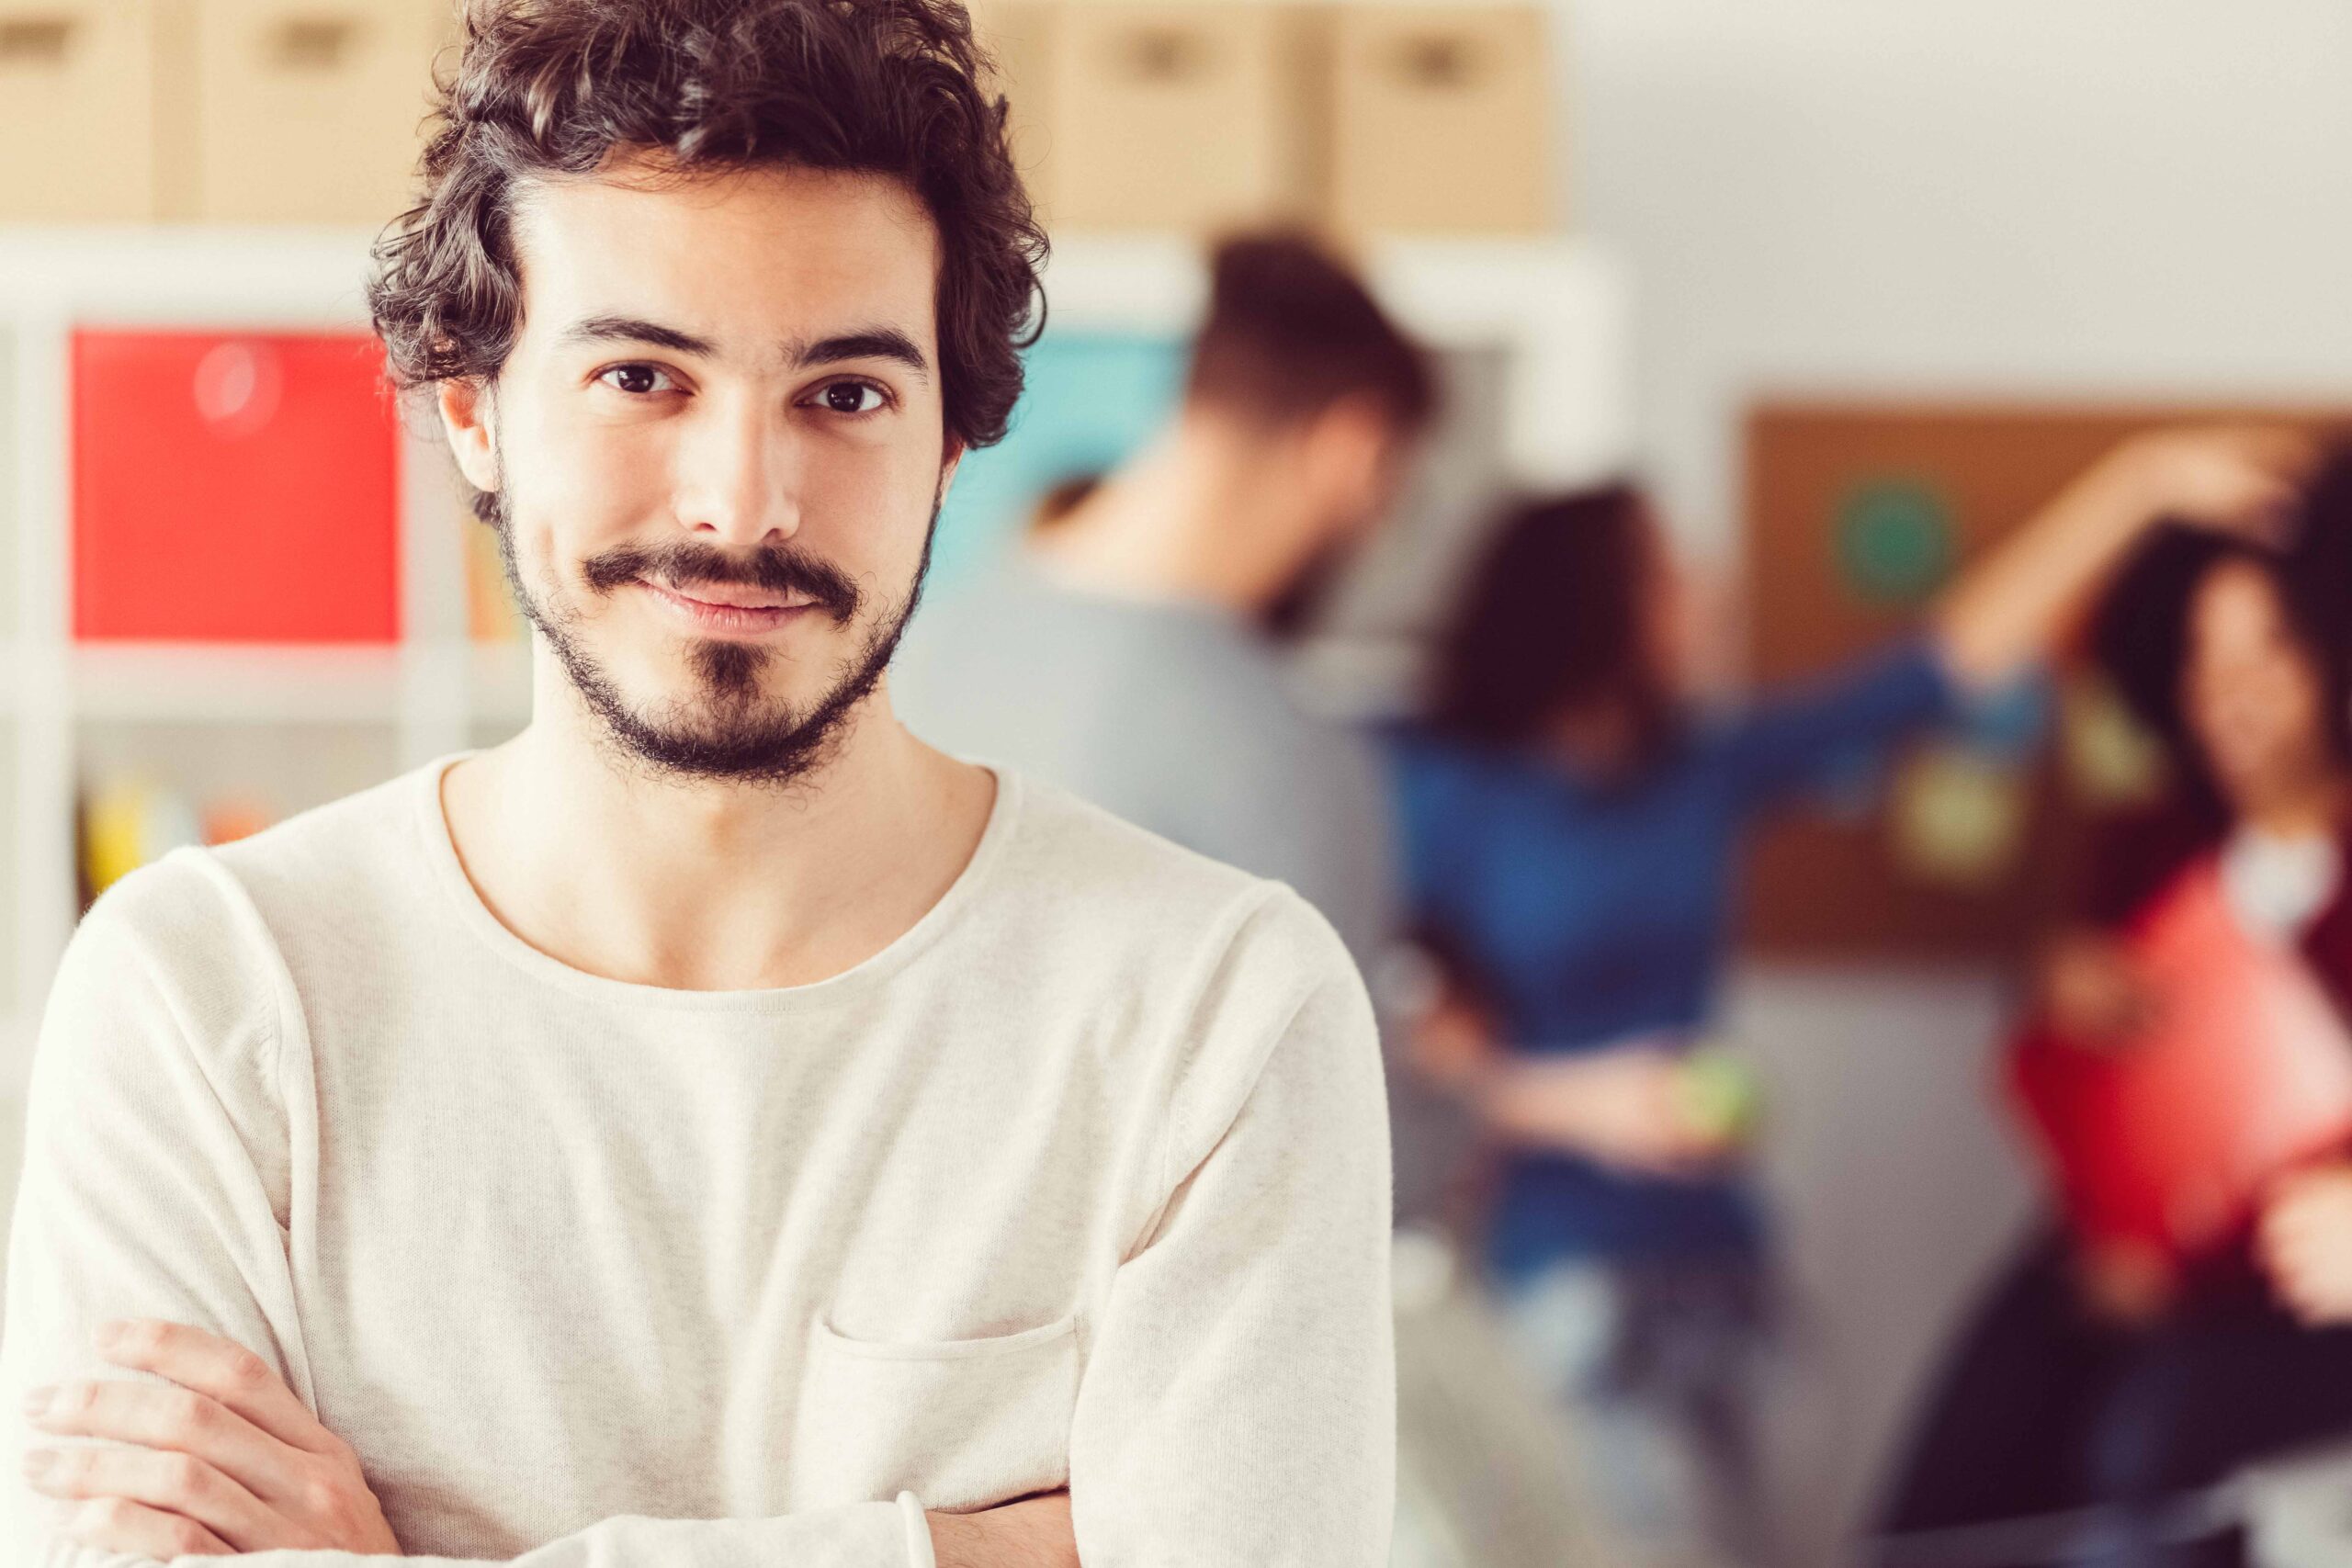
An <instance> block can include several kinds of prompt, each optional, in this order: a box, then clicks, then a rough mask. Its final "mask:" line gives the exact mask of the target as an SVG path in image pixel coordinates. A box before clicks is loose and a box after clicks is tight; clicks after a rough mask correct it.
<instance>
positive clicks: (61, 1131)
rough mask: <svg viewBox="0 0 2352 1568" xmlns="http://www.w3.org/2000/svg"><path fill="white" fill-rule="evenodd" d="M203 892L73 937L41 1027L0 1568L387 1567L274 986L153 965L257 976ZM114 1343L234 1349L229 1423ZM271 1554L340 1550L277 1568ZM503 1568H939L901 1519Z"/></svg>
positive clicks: (146, 899) (589, 1543)
mask: <svg viewBox="0 0 2352 1568" xmlns="http://www.w3.org/2000/svg"><path fill="white" fill-rule="evenodd" d="M215 874H217V873H216V872H215V871H214V870H213V869H212V868H210V867H209V865H207V864H206V863H202V862H201V861H200V860H198V859H196V858H194V857H179V858H176V859H175V860H174V861H173V862H171V863H166V864H165V865H163V866H159V867H157V868H153V870H151V871H150V872H146V873H141V874H139V875H137V876H134V877H133V878H130V879H129V880H127V881H126V882H125V883H124V884H123V885H122V886H121V887H120V888H119V889H118V890H117V891H116V892H115V893H111V894H109V895H108V897H107V899H105V900H103V901H102V902H101V903H100V905H99V906H98V908H96V909H95V910H93V911H92V913H91V914H90V916H89V918H88V919H85V921H84V923H83V925H82V928H81V930H80V931H78V932H77V933H76V934H75V936H74V942H73V943H72V945H71V947H70V948H69V950H68V952H67V953H66V955H65V959H64V962H63V964H62V966H61V969H60V972H59V975H58V977H57V980H56V983H55V986H54V988H53V989H52V991H51V998H50V1001H49V1007H48V1010H47V1013H46V1015H45V1016H44V1019H43V1021H42V1026H41V1034H40V1043H39V1047H38V1049H37V1052H36V1054H35V1058H34V1063H33V1075H32V1085H31V1093H30V1096H29V1099H28V1133H27V1141H26V1154H25V1165H24V1175H23V1179H22V1184H21V1186H20V1187H19V1190H18V1192H17V1202H16V1211H15V1219H14V1222H13V1224H14V1229H13V1232H12V1234H11V1235H10V1238H9V1246H8V1275H7V1308H6V1325H5V1328H0V1430H5V1431H6V1438H5V1440H0V1561H4V1562H8V1563H10V1564H24V1565H27V1568H154V1565H155V1564H156V1563H157V1562H162V1561H165V1560H169V1559H172V1558H174V1557H175V1554H181V1553H187V1552H191V1551H198V1552H208V1553H218V1552H219V1551H221V1550H222V1549H223V1548H224V1547H226V1548H229V1549H233V1550H243V1551H259V1552H260V1555H258V1556H256V1557H254V1558H252V1559H250V1561H252V1562H255V1563H257V1564H264V1565H266V1568H374V1565H379V1564H382V1563H384V1562H389V1561H394V1559H390V1558H387V1557H385V1556H382V1555H372V1556H371V1555H361V1554H359V1553H358V1551H355V1550H353V1548H354V1547H359V1548H368V1547H372V1548H373V1549H375V1550H376V1551H396V1550H397V1544H396V1543H394V1542H392V1541H391V1540H390V1534H389V1532H385V1533H383V1534H382V1535H378V1534H376V1533H375V1531H377V1530H380V1529H381V1527H382V1524H383V1519H382V1516H381V1514H380V1512H377V1511H374V1503H375V1499H374V1497H373V1495H371V1494H369V1493H368V1490H367V1487H366V1483H365V1480H364V1478H363V1477H362V1476H361V1474H360V1470H359V1459H360V1456H356V1455H353V1454H351V1452H350V1450H347V1449H345V1448H343V1447H342V1446H341V1445H340V1444H339V1443H335V1442H334V1440H333V1438H332V1435H331V1434H326V1433H325V1431H324V1428H323V1427H319V1426H318V1425H317V1422H316V1421H315V1418H314V1417H313V1416H312V1412H313V1411H314V1410H315V1408H316V1401H315V1398H314V1397H313V1396H312V1393H311V1370H310V1367H309V1365H308V1362H307V1358H306V1354H305V1350H304V1347H303V1341H302V1336H301V1327H300V1319H299V1316H298V1314H297V1313H296V1310H295V1303H294V1296H293V1288H292V1282H291V1278H290V1273H289V1270H288V1266H287V1261H286V1252H285V1236H286V1232H285V1230H284V1228H283V1227H284V1225H285V1224H286V1223H287V1217H288V1205H289V1199H288V1192H289V1176H288V1163H289V1161H288V1152H287V1150H288V1144H287V1138H286V1133H285V1121H284V1116H283V1111H282V1104H283V1102H282V1100H280V1098H279V1087H278V1067H279V1064H278V1062H277V1056H276V1052H277V1038H276V1028H275V1024H274V1021H273V1020H274V1017H275V995H274V992H273V990H272V979H271V977H270V976H269V975H267V974H266V972H260V973H256V974H254V976H251V977H250V978H251V980H252V984H251V985H250V986H243V985H230V986H225V987H218V988H214V989H211V990H209V991H208V993H207V995H206V996H205V997H203V998H191V997H190V995H188V994H187V992H186V991H185V990H183V989H181V988H179V987H174V986H172V985H169V984H167V983H166V982H165V979H164V975H163V973H162V971H161V969H160V968H159V965H158V954H159V953H179V954H181V955H182V957H183V958H184V959H185V958H187V956H189V955H194V956H196V957H198V958H201V959H202V960H203V961H204V963H205V964H213V965H217V966H218V967H219V969H220V972H221V973H223V974H224V975H232V974H235V973H237V972H238V970H239V967H240V965H241V964H244V965H246V966H248V967H252V965H251V964H250V960H249V959H245V958H241V955H240V953H241V950H240V949H239V948H238V947H237V946H236V944H235V942H234V933H235V931H236V923H237V919H238V916H239V910H238V908H236V907H235V906H233V905H232V902H231V901H230V900H229V899H227V898H226V897H223V896H222V895H221V894H220V892H219V891H218V890H217V889H216V888H215V887H214V886H212V884H211V883H210V881H209V878H210V877H211V876H213V875H215ZM247 913H249V911H247ZM241 997H242V998H243V1000H242V1001H241V1000H240V998H241ZM248 1002H249V1003H250V1004H251V1005H250V1006H248V1005H245V1004H246V1003H248ZM124 1318H133V1319H141V1320H160V1321H162V1322H167V1323H171V1324H179V1325H191V1326H192V1327H193V1328H194V1329H196V1330H198V1331H201V1337H202V1338H203V1339H204V1340H206V1341H209V1343H210V1344H211V1345H213V1346H215V1347H220V1348H223V1349H225V1348H229V1347H234V1348H236V1349H235V1350H234V1351H233V1353H232V1354H231V1355H229V1356H227V1357H226V1358H225V1359H223V1358H218V1357H216V1363H217V1371H218V1374H219V1378H218V1380H217V1382H216V1393H219V1394H220V1398H217V1399H213V1400H212V1401H211V1404H213V1405H215V1406H219V1407H220V1408H218V1409H214V1410H211V1411H209V1412H208V1411H206V1410H205V1409H203V1408H201V1407H199V1405H198V1404H197V1403H196V1401H195V1400H194V1399H193V1398H191V1397H188V1396H189V1395H191V1394H193V1393H194V1392H195V1391H193V1390H190V1389H188V1388H187V1387H186V1385H184V1384H175V1383H173V1382H170V1381H169V1380H168V1379H166V1378H164V1377H162V1376H160V1375H157V1374H156V1373H154V1372H153V1371H144V1370H133V1369H141V1368H152V1367H154V1366H161V1365H167V1364H168V1365H171V1366H174V1367H175V1368H176V1367H179V1366H181V1365H182V1363H181V1362H179V1361H176V1360H166V1359H159V1358H161V1357H162V1356H163V1354H164V1352H163V1350H162V1349H161V1348H160V1340H159V1338H158V1337H156V1336H154V1335H153V1334H152V1333H151V1332H150V1331H146V1330H140V1331H136V1332H134V1334H133V1335H132V1336H131V1337H130V1339H129V1340H128V1341H126V1342H123V1343H120V1344H118V1345H117V1346H116V1347H115V1348H111V1349H109V1350H108V1351H107V1352H105V1353H104V1354H103V1355H102V1354H101V1353H100V1352H99V1350H98V1348H97V1346H96V1330H97V1329H98V1327H99V1326H100V1325H101V1324H103V1323H106V1322H107V1321H109V1320H115V1319H124ZM193 1343H194V1341H192V1340H190V1341H187V1342H185V1343H184V1344H183V1347H182V1348H186V1346H187V1344H193ZM247 1353H250V1359H241V1358H244V1357H246V1356H247ZM190 1376H191V1381H194V1382H205V1381H207V1379H206V1378H205V1377H204V1376H203V1375H201V1374H190ZM100 1385H110V1386H109V1387H108V1388H107V1391H106V1392H107V1394H108V1398H107V1402H106V1404H105V1405H104V1407H103V1408H101V1404H100V1402H99V1400H98V1399H97V1397H96V1393H95V1392H87V1391H96V1390H98V1389H99V1388H100ZM40 1388H46V1389H51V1390H56V1391H59V1392H58V1393H56V1394H54V1395H52V1400H53V1402H54V1403H53V1409H54V1411H55V1414H53V1415H51V1416H44V1417H43V1419H44V1420H45V1421H48V1422H49V1423H50V1424H51V1426H52V1427H57V1426H61V1425H62V1427H64V1428H66V1429H67V1430H68V1431H69V1432H70V1431H72V1429H73V1428H74V1427H76V1426H77V1425H78V1426H79V1427H81V1429H82V1431H83V1432H85V1433H88V1432H99V1431H105V1432H107V1433H108V1434H109V1435H111V1436H113V1437H115V1438H120V1439H128V1441H112V1442H104V1443H93V1442H92V1441H90V1439H89V1438H88V1437H86V1436H79V1435H73V1436H63V1437H57V1436H49V1435H46V1434H44V1433H41V1432H40V1431H37V1430H36V1429H35V1428H34V1427H33V1426H32V1425H31V1423H30V1422H29V1421H28V1418H27V1417H26V1416H24V1415H23V1414H21V1412H22V1411H23V1410H24V1408H25V1403H26V1398H27V1395H28V1393H31V1392H32V1391H34V1390H35V1389H40ZM116 1391H126V1392H116ZM158 1396H162V1397H161V1398H159V1397H158ZM241 1404H242V1405H243V1409H242V1410H241V1409H239V1408H238V1406H239V1405H241ZM158 1411H161V1412H163V1413H164V1414H163V1415H162V1416H158V1415H157V1412H158ZM126 1412H130V1414H128V1415H126V1414H125V1413H126ZM109 1413H111V1415H110V1414H109ZM109 1420H119V1421H120V1422H122V1423H125V1424H119V1425H113V1426H109V1425H108V1424H107V1423H108V1422H109ZM304 1423H307V1426H306V1425H304ZM288 1438H293V1439H294V1440H293V1441H291V1442H289V1441H288ZM305 1443H307V1444H308V1447H307V1448H306V1447H303V1446H302V1445H303V1444H305ZM36 1447H39V1448H43V1449H47V1448H51V1447H55V1448H59V1449H61V1450H62V1458H61V1459H60V1460H58V1461H52V1468H51V1472H50V1474H49V1475H47V1476H45V1477H44V1478H43V1484H44V1485H46V1486H49V1487H50V1488H51V1491H56V1490H61V1489H62V1490H65V1491H68V1492H74V1491H77V1490H78V1491H79V1492H80V1494H81V1495H82V1496H83V1500H82V1501H80V1502H77V1503H74V1504H71V1505H69V1507H70V1508H71V1510H72V1512H70V1513H69V1514H68V1515H67V1516H66V1517H63V1518H60V1517H57V1516H56V1512H55V1510H53V1508H52V1506H51V1497H50V1496H48V1495H44V1494H42V1493H40V1492H37V1491H36V1490H35V1489H34V1486H33V1484H32V1483H30V1482H28V1480H27V1479H26V1477H25V1472H24V1468H23V1461H24V1459H25V1456H26V1454H27V1453H28V1451H29V1450H32V1449H34V1448H36ZM298 1461H299V1462H298ZM101 1465H104V1466H107V1467H110V1468H107V1469H104V1470H100V1469H97V1468H95V1467H97V1466H101ZM141 1495H144V1496H145V1497H146V1498H148V1499H150V1500H149V1501H144V1502H142V1501H141V1500H140V1497H141ZM371 1515H372V1517H371ZM208 1519H209V1523H208V1522H206V1521H207V1520H208ZM199 1530H200V1531H202V1532H203V1533H202V1534H201V1535H199V1534H198V1531H199ZM281 1547H304V1548H311V1547H322V1548H324V1547H334V1548H340V1549H334V1550H300V1551H277V1550H270V1549H273V1548H281ZM206 1560H209V1559H202V1558H198V1557H194V1556H190V1557H187V1562H189V1563H194V1562H199V1561H206ZM409 1561H412V1562H446V1561H447V1560H441V1559H409ZM515 1561H516V1562H517V1564H518V1568H751V1565H752V1564H758V1565H760V1568H932V1564H933V1555H932V1542H931V1539H930V1534H929V1531H928V1529H927V1528H926V1521H925V1519H924V1516H923V1513H922V1508H921V1506H919V1505H918V1504H916V1503H915V1502H914V1501H913V1500H912V1499H911V1498H906V1499H901V1500H900V1501H899V1502H898V1503H895V1504H894V1503H889V1502H872V1503H864V1504H857V1505H852V1506H844V1507H841V1508H835V1509H826V1510H819V1511H813V1512H810V1513H807V1514H798V1515H794V1516H791V1517H784V1518H774V1519H745V1520H716V1521H695V1520H674V1519H643V1518H615V1519H608V1520H605V1521H604V1522H603V1523H600V1524H597V1525H594V1526H593V1527H591V1528H589V1529H584V1530H582V1531H581V1532H579V1533H577V1534H575V1535H571V1536H569V1537H566V1538H564V1539H562V1540H555V1541H550V1542H548V1543H546V1544H545V1545H543V1546H540V1547H538V1548H537V1549H535V1550H534V1551H530V1552H528V1553H526V1555H525V1556H523V1557H521V1558H519V1559H517V1560H515ZM477 1568H479V1565H478V1564H477Z"/></svg>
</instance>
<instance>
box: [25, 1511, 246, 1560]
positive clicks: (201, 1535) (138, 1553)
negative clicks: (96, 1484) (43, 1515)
mask: <svg viewBox="0 0 2352 1568" xmlns="http://www.w3.org/2000/svg"><path fill="white" fill-rule="evenodd" d="M58 1530H59V1533H61V1534H62V1535H64V1536H65V1537H67V1538H68V1539H70V1540H78V1541H80V1542H81V1543H82V1544H83V1545H85V1546H94V1547H96V1548H97V1549H98V1550H99V1551H116V1552H121V1553H123V1554H124V1555H126V1556H130V1557H148V1558H153V1559H155V1560H157V1561H159V1562H170V1561H171V1560H172V1559H173V1558H175V1557H226V1556H229V1555H230V1554H231V1552H232V1551H233V1550H234V1549H233V1548H232V1547H231V1546H230V1545H229V1543H228V1542H227V1541H225V1540H221V1539H220V1537H219V1536H217V1535H214V1534H213V1533H212V1532H211V1531H210V1530H209V1529H205V1528H204V1527H203V1526H202V1525H199V1524H198V1523H197V1522H196V1521H195V1520H193V1519H189V1518H184V1517H181V1516H179V1515H177V1514H172V1513H166V1512H164V1510H162V1509H160V1508H151V1507H148V1506H146V1505H145V1504H143V1503H133V1502H130V1501H129V1500H128V1499H125V1498H121V1497H98V1498H93V1499H92V1500H91V1501H89V1502H87V1503H77V1504H74V1506H72V1507H71V1508H70V1509H68V1510H67V1511H66V1513H65V1514H64V1516H63V1517H62V1520H61V1522H60V1523H59V1525H58Z"/></svg>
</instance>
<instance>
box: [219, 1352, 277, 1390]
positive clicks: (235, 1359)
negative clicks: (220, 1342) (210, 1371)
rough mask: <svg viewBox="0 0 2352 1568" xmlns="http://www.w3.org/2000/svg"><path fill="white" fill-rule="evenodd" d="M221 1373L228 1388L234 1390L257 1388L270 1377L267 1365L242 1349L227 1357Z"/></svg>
mask: <svg viewBox="0 0 2352 1568" xmlns="http://www.w3.org/2000/svg"><path fill="white" fill-rule="evenodd" d="M223 1372H224V1375H225V1376H226V1377H227V1379H228V1382H229V1386H230V1387H231V1388H235V1389H254V1388H259V1387H261V1386H263V1385H264V1384H266V1383H267V1382H269V1381H270V1376H271V1373H270V1370H269V1363H268V1362H266V1361H265V1360H263V1359H261V1358H260V1357H259V1356H256V1355H254V1353H253V1352H252V1351H251V1350H244V1349H240V1350H237V1351H235V1352H233V1353H232V1355H231V1356H230V1357H229V1364H228V1366H227V1367H226V1368H224V1369H223Z"/></svg>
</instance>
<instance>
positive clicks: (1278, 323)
mask: <svg viewBox="0 0 2352 1568" xmlns="http://www.w3.org/2000/svg"><path fill="white" fill-rule="evenodd" d="M1184 395H1185V398H1186V400H1188V401H1193V402H1198V403H1205V404H1212V405H1216V406H1218V407H1224V408H1230V409H1234V410H1238V411H1239V412H1243V413H1246V414H1248V415H1250V416H1252V417H1255V418H1260V419H1264V420H1268V421H1270V422H1272V423H1282V424H1290V423H1296V422H1298V421H1300V420H1304V419H1307V418H1310V417H1312V416H1313V415H1315V414H1318V413H1320V412H1323V411H1324V410H1325V409H1327V408H1329V407H1330V406H1331V405H1332V404H1334V403H1336V402H1339V401H1340V400H1342V399H1344V398H1350V397H1359V396H1364V395H1369V396H1371V397H1373V398H1374V399H1376V400H1378V401H1379V402H1380V403H1381V405H1382V407H1383V409H1384V412H1385V413H1386V414H1387V416H1388V418H1389V419H1390V421H1391V422H1393V423H1395V425H1396V427H1397V432H1398V434H1402V435H1408V436H1409V435H1417V434H1420V433H1421V432H1422V431H1423V430H1425V429H1426V428H1427V427H1428V425H1429V423H1430V420H1431V418H1432V417H1434V415H1435V413H1436V411H1437V391H1436V388H1435V386H1434V385H1433V384H1432V379H1431V376H1430V367H1429V362H1428V360H1427V359H1426V357H1425V356H1424V355H1423V354H1422V352H1421V350H1420V349H1419V347H1417V346H1416V345H1415V344H1413V342H1412V341H1411V340H1410V339H1409V338H1408V337H1406V336H1405V334H1404V333H1402V332H1400V331H1398V330H1397V324H1396V323H1395V322H1394V321H1390V320H1389V319H1388V315H1387V312H1386V311H1385V310H1382V309H1381V308H1380V304H1379V302H1378V301H1377V300H1375V299H1373V297H1372V295H1371V293H1370V292H1369V291H1368V290H1367V289H1366V288H1364V286H1363V283H1361V282H1360V281H1358V280H1357V278H1356V276H1355V275H1354V274H1353V273H1352V272H1351V271H1349V269H1348V268H1347V267H1345V266H1344V265H1340V262H1338V261H1337V260H1335V259H1334V258H1333V257H1332V256H1331V255H1330V254H1329V253H1328V252H1326V251H1325V250H1324V249H1323V248H1322V247H1321V246H1320V245H1318V244H1317V243H1315V242H1314V241H1313V240H1311V239H1309V238H1307V237H1306V235H1303V234H1288V233H1261V234H1250V235H1243V236H1236V237H1233V238H1229V239H1227V240H1224V241H1221V242H1219V243H1218V244H1217V245H1216V249H1215V251H1214V253H1213V254H1211V256H1210V259H1209V305H1208V315H1207V319H1206V320H1205V321H1204V322H1203V323H1202V326H1201V331H1200V335H1199V337H1198V338H1197V339H1196V340H1195V341H1194V343H1193V362H1192V369H1191V372H1190V374H1189V375H1188V377H1187V378H1186V380H1185V384H1184Z"/></svg>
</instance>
